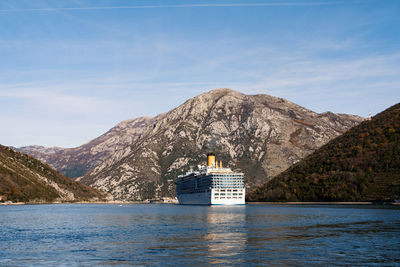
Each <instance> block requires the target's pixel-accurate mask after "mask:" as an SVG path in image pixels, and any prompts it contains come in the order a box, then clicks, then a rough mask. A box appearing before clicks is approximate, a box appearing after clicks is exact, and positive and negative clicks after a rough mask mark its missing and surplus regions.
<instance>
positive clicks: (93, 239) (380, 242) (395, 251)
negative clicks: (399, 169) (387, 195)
mask: <svg viewBox="0 0 400 267" xmlns="http://www.w3.org/2000/svg"><path fill="white" fill-rule="evenodd" d="M349 265H351V266H400V207H399V206H385V205H376V206H375V205H262V204H248V205H244V206H182V205H175V204H123V205H120V204H52V205H21V206H0V266H182V267H183V266H349Z"/></svg>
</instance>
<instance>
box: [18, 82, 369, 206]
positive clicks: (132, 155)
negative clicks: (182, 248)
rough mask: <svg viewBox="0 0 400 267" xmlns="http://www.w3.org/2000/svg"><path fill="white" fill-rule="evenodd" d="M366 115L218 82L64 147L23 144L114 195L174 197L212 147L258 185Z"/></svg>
mask: <svg viewBox="0 0 400 267" xmlns="http://www.w3.org/2000/svg"><path fill="white" fill-rule="evenodd" d="M362 120H363V118H362V117H359V116H353V115H346V114H334V113H331V112H326V113H321V114H318V113H315V112H312V111H310V110H308V109H305V108H303V107H300V106H298V105H296V104H294V103H292V102H290V101H287V100H285V99H282V98H276V97H272V96H268V95H244V94H241V93H238V92H235V91H233V90H230V89H217V90H213V91H210V92H208V93H204V94H202V95H199V96H197V97H194V98H192V99H189V100H188V101H186V102H185V103H184V104H182V105H181V106H179V107H177V108H175V109H173V110H171V111H169V112H167V113H163V114H160V115H158V116H156V117H154V118H137V119H134V120H128V121H124V122H122V123H120V124H118V125H117V126H116V127H114V128H112V129H111V130H110V131H109V132H107V133H106V134H104V135H102V136H100V137H99V138H96V139H94V140H93V141H91V142H89V143H87V144H85V145H83V146H80V147H77V148H69V149H59V148H52V149H51V151H50V152H48V151H47V152H46V151H45V150H46V149H47V150H48V148H43V147H24V148H21V149H20V151H23V152H24V153H29V154H31V155H33V156H35V157H37V158H39V159H41V160H44V161H45V162H47V163H48V164H50V165H51V166H53V167H54V168H56V169H57V170H59V171H61V172H63V173H64V174H66V175H68V176H70V177H78V176H82V175H83V177H80V178H79V179H80V180H82V181H83V182H85V183H87V184H89V185H91V186H93V187H95V188H100V189H103V190H106V191H107V192H110V193H111V194H112V195H113V196H114V197H115V198H117V199H128V200H137V199H146V198H153V197H156V196H173V195H174V190H175V185H174V181H175V177H176V176H177V175H178V174H180V173H182V172H184V171H187V170H188V169H190V168H191V167H193V168H195V167H196V166H197V165H198V164H204V162H205V154H206V153H207V152H209V151H210V150H213V151H214V152H215V153H216V154H217V157H218V158H219V159H220V160H222V161H223V162H224V164H227V165H229V167H232V168H239V169H241V170H243V171H244V172H245V174H246V182H247V186H248V187H253V186H255V185H260V184H262V183H264V182H265V181H266V180H268V179H270V178H271V177H273V176H275V175H277V174H279V173H280V172H282V171H284V170H285V169H286V168H288V167H289V166H291V165H292V164H294V163H296V162H298V161H299V160H300V159H302V158H304V157H305V156H307V155H309V154H310V153H312V152H313V151H314V150H316V149H317V148H319V147H320V146H322V145H323V144H325V143H327V142H328V141H329V140H331V139H333V138H334V137H336V136H338V135H340V134H342V133H344V132H345V131H347V130H348V129H350V128H351V127H353V126H355V125H357V124H358V123H360V122H361V121H362Z"/></svg>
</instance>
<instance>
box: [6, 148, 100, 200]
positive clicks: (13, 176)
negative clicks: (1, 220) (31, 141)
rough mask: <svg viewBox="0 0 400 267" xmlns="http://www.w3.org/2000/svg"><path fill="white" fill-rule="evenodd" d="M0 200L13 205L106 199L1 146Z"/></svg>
mask: <svg viewBox="0 0 400 267" xmlns="http://www.w3.org/2000/svg"><path fill="white" fill-rule="evenodd" d="M0 199H1V200H2V201H4V200H8V201H13V202H53V201H95V200H103V199H105V195H104V194H103V193H100V192H99V191H97V190H95V189H93V188H91V187H89V186H86V185H84V184H82V183H79V182H76V181H73V180H71V179H70V178H68V177H65V176H63V175H62V174H60V173H58V172H57V171H55V170H53V169H51V168H50V167H49V166H48V165H46V164H43V163H41V162H40V161H39V160H36V159H34V158H32V157H31V156H28V155H25V154H22V153H19V152H16V151H14V150H13V149H11V148H9V147H6V146H2V145H0Z"/></svg>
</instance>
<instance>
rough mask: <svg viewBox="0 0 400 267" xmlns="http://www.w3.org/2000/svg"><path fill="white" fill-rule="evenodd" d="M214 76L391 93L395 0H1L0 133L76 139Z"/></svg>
mask: <svg viewBox="0 0 400 267" xmlns="http://www.w3.org/2000/svg"><path fill="white" fill-rule="evenodd" d="M216 88H231V89H233V90H236V91H239V92H242V93H245V94H269V95H273V96H276V97H282V98H286V99H288V100H290V101H292V102H294V103H296V104H298V105H301V106H304V107H306V108H308V109H311V110H313V111H315V112H325V111H332V112H335V113H349V114H356V115H361V116H364V117H368V114H369V113H371V114H372V115H374V114H376V113H379V112H381V111H383V110H384V109H386V108H388V107H389V106H391V105H393V104H396V103H398V102H400V1H398V0H384V1H382V0H354V1H353V0H346V1H329V0H328V1H320V0H314V1H312V0H304V1H301V0H299V1H290V0H288V1H285V0H283V1H272V0H271V1H270V0H254V1H253V0H213V1H208V0H197V1H196V0H186V1H172V0H171V1H168V0H165V1H153V0H112V1H111V0H68V1H64V0H57V1H54V0H49V1H46V0H0V144H3V145H8V146H15V147H20V146H26V145H43V146H60V147H76V146H79V145H82V144H84V143H86V142H88V141H90V140H92V139H94V138H96V137H98V136H100V135H101V134H103V133H105V132H106V131H108V130H109V129H110V128H112V127H113V126H115V125H116V124H117V123H119V122H121V121H123V120H127V119H133V118H136V117H140V116H155V115H157V114H159V113H163V112H166V111H169V110H171V109H173V108H175V107H177V106H178V105H180V104H182V103H183V102H184V101H186V100H187V99H189V98H191V97H194V96H196V95H198V94H201V93H204V92H207V91H210V90H212V89H216Z"/></svg>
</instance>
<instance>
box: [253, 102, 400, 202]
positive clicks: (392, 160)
mask: <svg viewBox="0 0 400 267" xmlns="http://www.w3.org/2000/svg"><path fill="white" fill-rule="evenodd" d="M248 198H249V199H250V200H252V201H395V200H398V199H400V103H399V104H397V105H394V106H392V107H390V108H389V109H387V110H385V111H383V112H381V113H379V114H378V115H376V116H375V117H373V118H372V119H371V120H368V121H364V122H362V123H361V124H360V125H358V126H356V127H354V128H352V129H351V130H349V131H348V132H347V133H345V134H344V135H342V136H339V137H337V138H336V139H334V140H332V141H330V142H329V143H328V144H326V145H324V146H323V147H321V148H320V149H318V150H317V151H316V152H314V153H313V154H311V155H310V156H308V157H307V158H305V159H303V160H302V161H300V162H299V163H297V164H296V165H294V166H292V167H291V168H289V169H288V170H287V171H285V172H283V173H282V174H280V175H278V176H277V177H275V178H273V179H272V180H271V181H269V182H268V183H266V184H264V185H263V186H261V187H259V188H257V189H256V190H254V191H253V192H252V193H250V194H249V195H248Z"/></svg>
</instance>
